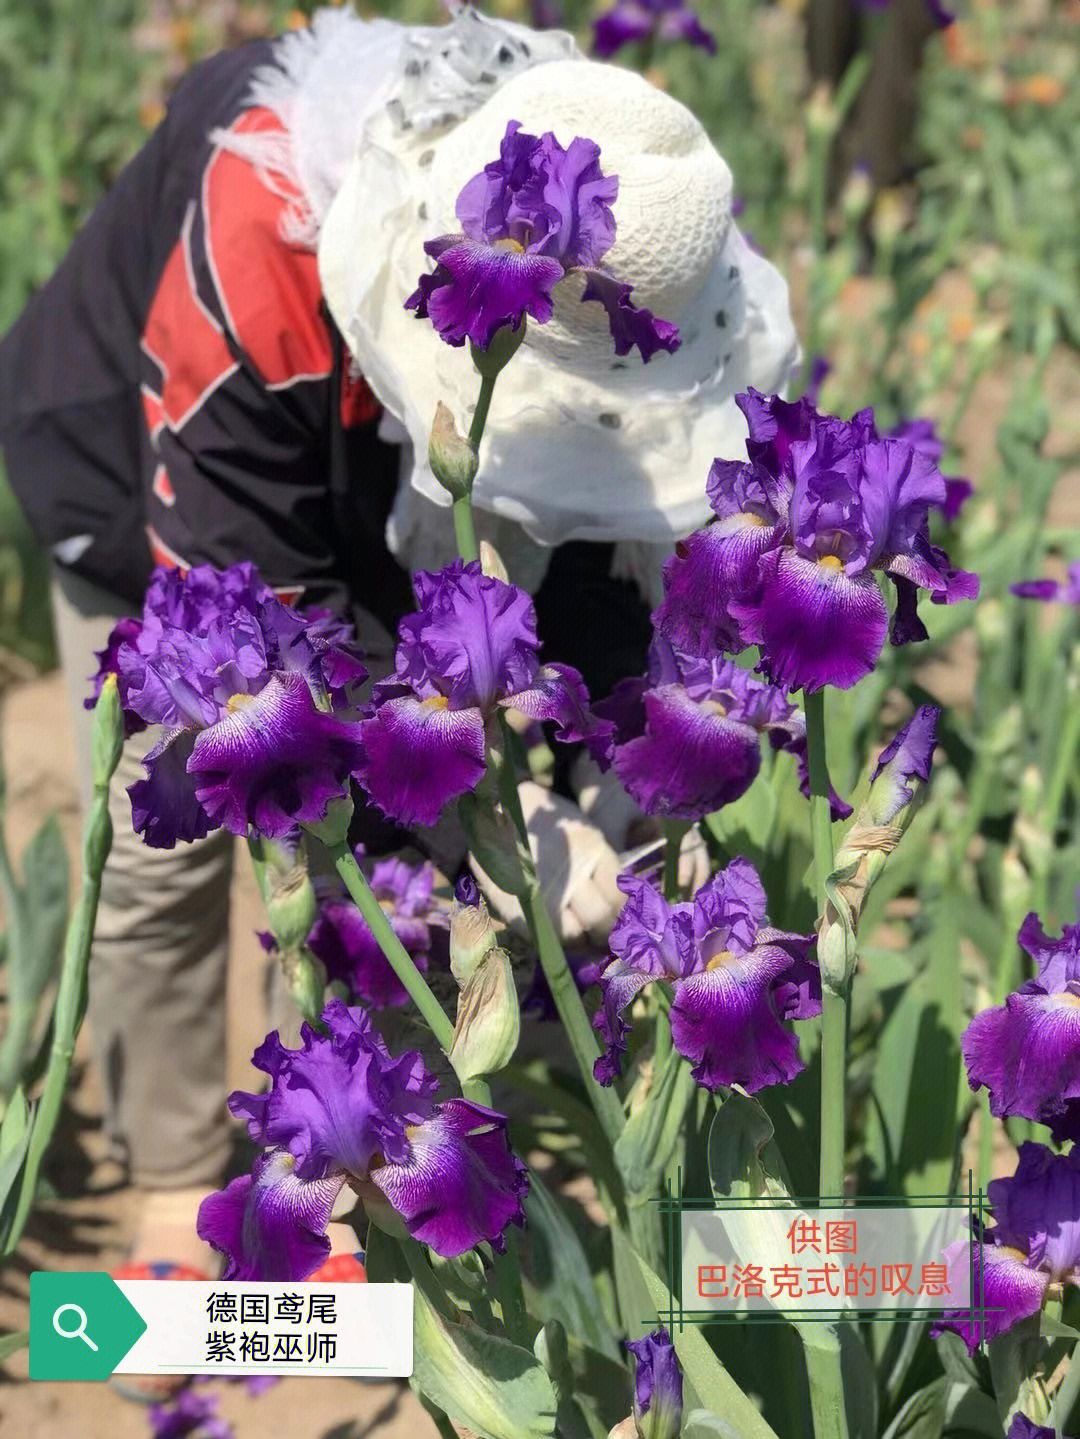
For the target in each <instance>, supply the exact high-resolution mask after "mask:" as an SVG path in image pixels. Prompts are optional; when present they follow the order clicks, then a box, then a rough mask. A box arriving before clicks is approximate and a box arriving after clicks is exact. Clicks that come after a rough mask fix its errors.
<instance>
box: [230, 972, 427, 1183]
mask: <svg viewBox="0 0 1080 1439" xmlns="http://www.w3.org/2000/svg"><path fill="white" fill-rule="evenodd" d="M323 1024H324V1025H325V1027H326V1030H327V1033H325V1034H322V1033H318V1032H316V1031H315V1030H314V1029H312V1028H311V1026H310V1025H307V1024H304V1025H302V1026H301V1030H300V1037H301V1044H302V1047H301V1048H300V1049H286V1048H285V1046H284V1045H283V1044H282V1043H281V1040H280V1038H279V1036H278V1033H277V1031H276V1030H274V1031H273V1033H271V1034H269V1035H268V1036H267V1037H266V1039H265V1040H264V1041H263V1043H262V1044H261V1045H260V1046H259V1048H258V1049H257V1050H256V1051H255V1054H254V1055H253V1057H252V1063H253V1064H254V1065H255V1067H256V1068H257V1069H261V1070H263V1072H264V1073H266V1074H269V1075H270V1076H271V1080H272V1084H271V1088H270V1091H269V1092H268V1093H267V1094H248V1093H245V1092H244V1091H243V1090H237V1091H236V1092H234V1093H233V1094H231V1095H230V1096H229V1101H228V1104H229V1111H230V1113H231V1114H233V1115H235V1116H236V1117H237V1118H243V1119H246V1120H247V1124H248V1132H249V1134H250V1135H251V1137H252V1139H253V1140H255V1142H256V1143H258V1144H264V1145H273V1146H276V1147H280V1148H281V1149H283V1150H284V1151H287V1152H288V1153H289V1154H290V1155H291V1156H292V1158H293V1160H294V1162H295V1164H296V1172H297V1175H298V1176H299V1177H300V1178H302V1179H321V1178H324V1177H325V1176H326V1175H328V1174H333V1173H336V1172H338V1171H341V1172H344V1173H348V1174H351V1175H353V1176H354V1177H356V1178H360V1179H363V1178H364V1177H365V1176H366V1175H367V1172H368V1168H369V1166H370V1165H371V1163H372V1162H373V1160H375V1159H376V1158H377V1157H378V1158H382V1159H387V1158H389V1159H395V1160H397V1159H404V1158H405V1157H406V1155H407V1154H408V1152H409V1145H408V1142H407V1140H406V1137H405V1135H406V1129H407V1126H408V1125H409V1124H418V1123H420V1122H421V1121H423V1120H425V1119H427V1118H429V1117H430V1115H431V1112H432V1095H433V1094H434V1092H435V1090H436V1088H437V1087H438V1086H437V1081H436V1080H435V1079H434V1077H433V1076H432V1075H429V1074H428V1073H427V1071H426V1069H425V1068H424V1064H423V1060H422V1059H421V1056H420V1055H419V1053H417V1052H416V1051H409V1052H408V1053H406V1054H403V1055H401V1056H399V1057H398V1058H396V1059H395V1058H394V1057H393V1056H391V1054H390V1053H389V1052H388V1050H387V1048H386V1046H385V1045H384V1044H383V1042H382V1040H381V1039H380V1038H379V1036H378V1034H377V1033H376V1032H375V1030H374V1029H373V1028H372V1026H371V1021H370V1020H369V1019H368V1017H367V1015H366V1014H365V1013H364V1012H363V1010H361V1009H356V1008H350V1007H348V1006H347V1005H345V1004H343V1003H342V1001H341V1000H331V1001H330V1002H329V1003H328V1004H327V1006H326V1008H325V1010H324V1011H323Z"/></svg>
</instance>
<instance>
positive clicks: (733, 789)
mask: <svg viewBox="0 0 1080 1439" xmlns="http://www.w3.org/2000/svg"><path fill="white" fill-rule="evenodd" d="M594 711H595V713H596V714H597V715H598V716H599V717H600V718H601V719H606V720H610V721H612V723H613V724H614V726H615V729H614V733H612V734H610V735H605V734H603V733H601V734H598V735H597V736H596V738H595V739H594V740H593V741H591V743H590V748H591V749H592V751H593V754H594V757H595V758H596V759H597V761H598V763H599V764H600V765H601V766H602V767H604V768H607V766H608V765H609V764H610V765H613V766H614V769H615V773H616V774H617V775H618V776H619V779H620V780H621V781H622V783H623V784H624V785H625V787H626V789H627V791H628V792H629V793H630V794H631V795H632V796H633V798H634V799H635V800H636V801H637V803H638V804H639V805H640V806H641V808H642V809H643V810H644V811H645V813H646V814H655V815H660V816H662V817H663V818H665V819H690V820H698V819H702V818H704V816H705V815H707V814H711V813H712V812H713V811H714V810H717V809H719V808H720V807H721V806H722V805H725V804H732V803H734V801H735V800H737V799H738V798H739V797H740V796H741V795H743V794H745V793H746V791H747V790H748V789H749V788H750V785H751V783H752V782H753V780H754V778H755V776H756V775H757V772H758V770H759V769H760V767H761V738H762V736H763V735H768V738H769V743H770V744H771V745H772V747H773V748H774V749H785V750H790V751H791V752H792V753H794V754H796V755H797V756H798V758H799V769H800V776H801V782H802V789H803V793H804V794H808V793H809V784H810V780H809V773H808V770H807V758H806V721H805V719H804V717H803V714H802V712H801V710H799V709H798V708H797V707H796V706H795V705H793V704H791V703H790V701H789V700H788V699H787V697H786V696H785V695H784V693H783V691H782V690H780V689H777V688H776V687H775V686H774V685H770V684H766V683H765V682H764V681H763V680H759V679H755V678H754V676H753V675H752V674H750V673H749V671H747V670H745V669H743V668H742V667H741V666H740V665H737V664H736V663H735V662H734V660H724V659H720V658H719V657H718V656H716V655H712V656H709V657H697V656H694V655H689V654H684V653H682V652H680V651H678V650H675V649H673V648H672V647H671V645H669V644H668V642H667V641H666V640H665V639H664V638H663V637H662V636H661V635H654V637H653V642H652V645H651V647H650V650H649V674H648V677H647V678H646V679H627V680H621V681H620V683H619V684H618V685H617V686H616V687H615V690H614V691H613V693H612V694H611V696H610V697H609V698H608V699H606V700H602V701H600V703H598V704H597V705H595V706H594ZM832 798H833V818H834V819H846V818H847V816H848V815H850V814H851V806H850V805H847V804H844V802H843V801H842V800H841V799H840V798H839V797H838V796H836V795H835V794H834V795H833V797H832Z"/></svg>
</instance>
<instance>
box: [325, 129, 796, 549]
mask: <svg viewBox="0 0 1080 1439" xmlns="http://www.w3.org/2000/svg"><path fill="white" fill-rule="evenodd" d="M436 143H437V142H436ZM483 158H484V157H477V168H479V166H480V163H481V162H482V160H483ZM430 232H432V227H431V225H430V224H428V223H427V222H426V214H425V213H424V210H423V201H422V199H421V198H420V197H419V196H418V194H417V191H416V183H415V169H414V168H410V166H409V165H407V164H406V163H404V162H403V161H402V159H401V158H399V156H397V155H396V154H394V153H392V152H391V151H390V150H388V149H385V148H383V147H382V146H380V145H378V144H376V143H374V142H370V141H369V143H367V144H365V145H364V146H362V147H361V150H360V153H359V154H358V155H357V156H356V157H355V159H354V161H353V163H352V165H351V166H350V168H349V171H348V174H347V176H346V179H345V183H344V184H343V186H342V188H341V190H340V192H339V193H338V195H337V197H336V198H335V200H334V202H333V204H332V205H331V207H330V210H329V212H328V214H327V216H326V220H325V223H324V226H323V230H322V235H321V237H320V244H319V270H320V275H321V277H322V283H323V289H324V293H325V295H326V298H327V302H328V304H329V306H330V309H331V312H332V314H333V315H334V318H335V320H336V321H337V323H338V325H339V327H340V329H341V331H342V334H343V335H344V337H345V340H346V343H347V344H348V346H349V348H350V350H351V351H352V353H353V355H354V356H355V359H356V361H357V363H358V365H359V367H360V369H361V371H362V372H363V374H364V376H365V378H366V380H367V381H368V383H369V385H370V386H371V388H372V389H373V391H374V392H375V394H376V395H377V396H378V398H379V400H380V401H381V402H382V404H383V405H384V407H385V408H386V409H387V411H388V412H389V413H391V414H392V415H394V416H395V417H396V418H397V419H398V420H400V421H401V423H402V424H403V425H404V427H405V429H406V430H407V432H408V434H409V437H410V439H411V441H412V448H413V453H414V466H413V471H412V476H411V483H412V486H413V487H414V489H415V490H417V491H419V492H420V493H421V494H423V495H425V496H426V497H427V498H428V499H430V500H432V501H434V502H435V503H436V504H438V505H445V504H447V503H448V502H449V497H448V496H447V494H446V492H445V491H444V490H442V488H441V487H440V486H439V484H438V482H437V481H436V480H435V478H434V476H433V475H432V473H431V471H430V469H429V467H428V464H427V443H428V434H429V431H430V426H431V421H432V419H433V417H434V413H435V406H436V403H437V402H438V401H440V400H441V401H442V402H443V403H445V404H447V405H448V406H449V407H450V409H451V410H452V412H453V413H454V415H455V417H456V418H457V420H458V423H459V425H461V426H462V427H464V426H465V425H467V423H468V420H469V417H470V415H471V412H472V409H473V407H474V406H475V401H476V395H477V391H478V388H479V377H478V376H477V374H476V371H475V369H474V367H473V365H472V361H471V359H470V356H469V353H468V350H467V349H465V348H461V349H457V348H454V347H452V346H450V345H447V344H446V343H444V342H443V341H442V340H441V339H440V338H439V336H438V335H437V334H436V332H435V330H434V329H433V327H432V325H431V323H430V321H428V320H422V319H417V318H416V316H415V315H414V314H413V313H412V312H410V311H407V310H406V309H405V308H404V302H405V299H406V298H407V297H408V295H409V294H410V293H411V292H412V291H413V290H414V289H415V286H416V280H417V276H418V275H419V273H420V272H421V271H422V270H423V269H424V268H426V267H427V262H426V261H425V257H424V255H423V250H422V242H423V239H424V238H426V237H427V236H428V234H429V233H430ZM628 278H630V277H628ZM581 288H582V281H581V279H580V277H575V276H573V275H571V276H570V277H568V278H567V279H566V280H564V281H563V282H562V283H561V284H560V285H559V286H558V287H557V289H556V319H558V317H559V313H560V310H562V311H565V312H567V313H569V307H572V306H578V305H580V303H581V302H580V299H579V296H580V293H581ZM636 298H637V295H636V294H635V299H636ZM642 303H644V304H648V296H647V295H646V296H643V297H642ZM587 308H588V309H589V310H595V311H596V312H597V315H596V323H598V324H603V323H604V320H603V313H602V310H601V307H600V306H598V305H593V304H589V305H587ZM664 318H665V319H667V318H671V319H674V320H676V322H678V323H679V324H680V330H681V335H682V345H681V347H680V349H679V350H678V351H677V352H676V353H675V354H674V355H666V354H659V355H657V356H654V358H653V359H652V360H651V362H650V363H649V364H648V365H647V366H646V365H643V364H642V363H641V361H640V360H639V358H638V357H637V355H636V354H631V355H629V356H627V357H625V358H624V359H618V358H617V357H616V356H615V354H614V352H613V351H612V352H611V353H610V357H609V358H607V359H606V360H604V361H603V362H601V363H600V364H599V365H598V366H597V367H596V370H595V372H590V373H583V372H582V370H581V367H580V366H577V365H574V366H571V367H569V368H562V367H560V365H559V363H558V357H557V355H553V354H552V353H551V346H550V344H547V345H545V344H540V345H535V346H534V345H531V344H530V341H529V338H526V341H525V343H524V344H523V346H522V347H521V349H520V350H519V351H518V353H517V354H516V355H515V357H514V359H513V361H512V362H511V363H510V364H509V365H508V366H507V368H506V370H505V371H503V373H502V374H501V375H500V377H499V380H498V383H497V385H496V388H495V396H494V400H493V403H492V407H491V411H490V414H489V418H488V422H487V427H486V429H485V433H484V441H483V452H482V458H481V469H480V475H479V476H478V479H477V482H476V487H475V490H474V495H473V498H474V502H475V504H476V505H477V507H478V508H480V509H484V510H488V511H490V512H492V513H493V514H496V515H499V516H501V517H503V518H505V519H510V520H513V521H516V522H517V523H518V524H520V525H521V526H522V527H523V528H524V530H525V531H526V533H527V534H528V535H529V536H530V537H531V538H532V539H534V540H536V541H538V542H539V543H540V544H543V545H555V544H560V543H562V542H563V541H565V540H568V539H589V540H637V541H648V542H665V541H671V540H672V539H674V538H677V537H679V536H682V535H685V534H687V533H688V532H689V531H690V530H692V529H694V528H695V527H696V526H697V525H699V524H701V523H702V521H703V520H704V519H705V518H706V517H707V515H708V506H707V504H706V501H705V477H706V475H707V473H708V469H709V466H710V464H711V463H712V461H713V459H714V458H716V457H717V456H722V457H727V458H732V457H737V456H741V455H743V454H744V453H745V451H744V441H745V437H746V424H745V420H744V418H743V416H742V414H741V412H740V411H739V410H738V408H737V406H736V405H735V402H734V396H735V395H736V394H737V393H739V392H740V391H742V390H745V389H746V388H747V386H748V385H752V386H754V387H755V388H758V389H761V390H764V391H767V392H775V391H778V390H782V389H783V387H784V386H785V384H786V383H787V381H788V379H789V377H790V375H791V372H792V368H793V366H794V364H795V363H796V360H797V357H798V344H797V339H796V335H795V329H794V325H793V323H792V320H791V315H790V306H789V301H788V290H787V285H786V283H785V281H784V280H783V278H782V277H781V275H780V274H779V272H778V271H777V270H776V269H775V268H774V267H773V266H772V265H770V264H769V263H768V261H766V260H765V259H764V258H763V257H762V256H760V255H758V254H757V253H755V252H754V251H753V250H752V249H751V248H750V246H749V245H748V244H747V242H746V240H745V239H744V238H743V236H742V235H741V234H740V233H739V231H738V229H737V228H736V226H735V225H734V224H729V225H728V228H727V232H726V234H725V237H724V241H723V244H722V245H721V246H720V247H719V249H718V260H717V263H716V264H715V265H714V266H713V268H712V270H711V271H710V273H709V275H708V277H707V279H706V281H705V283H704V284H703V285H702V286H700V287H699V289H698V292H697V294H696V295H695V301H694V305H693V308H692V311H691V312H690V313H689V314H688V315H686V316H668V315H665V316H664Z"/></svg>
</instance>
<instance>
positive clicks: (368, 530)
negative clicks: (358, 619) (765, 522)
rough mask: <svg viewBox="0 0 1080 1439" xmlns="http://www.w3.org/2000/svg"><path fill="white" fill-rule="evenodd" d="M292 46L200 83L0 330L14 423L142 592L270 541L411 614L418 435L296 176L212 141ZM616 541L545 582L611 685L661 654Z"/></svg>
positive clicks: (593, 683) (391, 609)
mask: <svg viewBox="0 0 1080 1439" xmlns="http://www.w3.org/2000/svg"><path fill="white" fill-rule="evenodd" d="M272 58H273V42H271V41H256V42H254V43H252V44H249V45H245V46H243V47H241V48H239V49H236V50H232V51H226V52H224V53H222V54H220V55H216V56H213V57H212V58H211V59H209V60H205V61H203V62H202V63H201V64H200V65H198V66H196V67H195V68H194V69H193V70H192V71H190V72H189V74H188V75H187V76H186V77H185V78H184V79H183V80H182V81H181V83H180V84H179V86H178V87H177V89H176V91H175V93H174V95H173V97H172V100H171V103H170V105H169V108H168V111H167V113H166V116H165V119H164V120H163V121H162V124H161V125H160V127H159V128H158V130H157V131H156V132H155V134H154V135H153V136H152V137H151V138H150V140H149V141H148V142H147V144H146V145H145V146H144V148H143V149H142V150H141V151H140V153H139V154H138V155H137V156H136V157H135V159H134V160H133V161H132V162H131V163H130V165H128V167H127V168H126V169H125V170H124V172H123V173H122V175H121V176H120V178H119V180H118V181H117V183H116V185H115V186H114V188H113V189H112V190H111V191H110V192H109V194H108V195H107V196H106V197H105V198H104V200H102V202H101V204H100V205H99V206H98V208H97V210H96V211H95V212H94V214H93V215H92V216H91V218H90V220H89V221H88V223H87V224H86V226H85V227H84V228H83V230H82V231H81V232H80V234H79V235H78V237H77V238H76V240H75V242H74V244H73V246H72V248H71V250H70V252H69V253H68V255H67V257H66V259H65V260H64V262H63V264H62V265H61V266H60V269H59V270H58V271H57V273H56V274H55V275H54V276H53V278H52V279H51V280H50V281H49V282H48V284H46V285H45V286H44V287H43V288H42V289H41V290H40V291H39V292H38V293H37V294H36V295H35V297H34V298H33V300H32V301H31V303H30V304H29V305H28V307H27V309H26V310H25V312H24V313H23V315H22V316H21V318H20V319H19V320H18V321H17V323H16V324H15V326H14V327H13V329H12V330H11V331H10V332H9V333H8V335H7V336H6V337H5V338H4V340H3V341H2V342H0V444H2V446H3V450H4V457H5V460H6V462H7V468H8V474H9V478H10V480H11V484H12V487H13V489H14V490H15V493H16V495H17V496H18V498H19V500H20V503H21V504H22V506H23V508H24V510H25V511H26V514H27V516H28V518H29V520H30V522H31V524H32V526H33V528H34V530H35V532H36V534H37V537H38V539H39V541H40V542H41V543H42V544H43V545H44V546H47V547H49V548H50V549H52V550H53V552H54V553H55V554H56V555H57V556H58V558H60V559H61V561H62V562H63V563H65V564H68V565H69V566H70V567H71V568H72V569H73V570H75V571H76V572H77V573H79V574H81V575H83V576H85V577H86V578H87V579H89V580H92V581H94V582H95V583H97V584H99V585H101V586H103V587H104V588H105V589H107V590H110V591H111V592H112V593H114V594H116V595H117V596H119V597H120V598H122V599H125V600H127V601H128V602H129V603H130V604H131V605H132V608H133V609H134V610H138V609H139V608H140V606H141V602H142V596H143V592H144V590H145V586H146V581H147V579H148V577H149V573H150V570H151V568H152V566H153V565H154V564H155V563H166V564H177V565H192V564H200V563H211V564H216V565H222V566H223V565H228V564H231V563H234V562H235V561H237V560H240V559H250V560H252V561H254V563H255V564H256V565H257V566H258V568H259V570H260V571H261V572H262V574H263V576H264V578H265V579H266V580H267V582H268V583H269V584H272V585H274V586H275V587H276V588H278V589H279V590H283V591H294V592H296V594H297V595H298V596H299V594H301V593H302V595H303V603H311V604H324V605H329V606H332V607H334V608H337V609H341V610H346V609H347V608H349V607H351V606H359V607H361V608H363V609H366V610H368V611H369V612H370V613H372V614H374V615H375V616H376V617H377V618H378V619H379V620H380V621H381V622H382V623H383V625H384V626H385V627H386V628H387V629H389V630H390V631H391V632H392V631H393V630H394V629H395V628H396V624H397V620H398V619H399V618H400V616H401V615H402V614H404V613H406V612H407V611H408V610H410V609H412V608H413V601H412V593H411V588H410V585H409V581H408V577H407V575H406V574H405V572H404V571H403V570H402V569H401V567H400V566H399V565H398V564H397V562H396V561H395V560H394V558H393V557H392V556H391V554H390V552H389V550H388V549H387V546H386V542H385V526H386V520H387V517H388V515H389V512H390V508H391V506H392V504H393V499H394V494H395V491H396V487H397V477H398V469H399V460H400V455H399V451H398V449H397V447H396V446H392V445H388V444H385V443H383V442H382V441H380V440H379V439H378V437H377V435H376V427H377V424H378V416H379V408H378V405H377V404H376V402H375V400H374V398H373V397H372V395H371V392H370V391H369V390H368V388H367V386H366V385H365V384H364V383H363V381H362V380H359V379H354V378H351V377H350V374H349V367H348V364H347V363H346V357H345V351H344V347H343V344H342V340H341V336H340V334H339V332H338V331H337V329H336V327H335V326H334V324H333V322H332V320H331V319H330V317H329V314H328V312H327V310H326V306H325V303H324V301H323V298H322V293H321V288H320V285H319V279H318V272H317V268H316V258H315V255H314V254H313V253H312V252H311V251H310V250H307V249H305V248H304V247H302V246H299V245H293V244H290V243H288V242H287V241H286V240H285V239H284V238H283V237H282V233H281V225H280V221H281V218H282V214H283V212H284V211H285V209H286V208H287V207H288V204H289V200H288V198H287V197H283V196H282V195H279V194H275V193H274V192H273V191H272V190H271V189H270V188H269V187H268V186H266V185H265V184H264V183H263V182H262V180H261V179H260V178H259V175H258V174H257V172H256V170H255V168H254V167H253V166H252V165H251V164H250V163H249V162H248V161H247V160H245V159H243V158H241V157H239V156H237V155H235V154H233V153H232V152H231V151H229V150H225V149H222V148H220V147H219V146H217V145H215V144H214V143H213V142H212V141H211V139H210V135H211V133H212V132H213V131H214V130H216V129H226V130H227V129H229V128H235V129H238V130H253V129H254V130H258V129H266V128H280V122H279V121H278V120H277V118H276V117H275V116H274V115H273V114H272V113H271V112H270V111H268V110H264V109H260V108H252V107H251V106H250V105H249V104H248V103H247V100H246V96H247V94H248V91H249V87H250V81H251V77H252V73H253V71H254V70H255V69H256V68H257V67H258V66H260V65H265V64H266V63H268V62H269V61H271V60H272ZM363 243H364V237H363V236H362V235H358V236H357V244H358V245H360V244H363ZM420 263H422V257H419V256H418V265H419V264H420ZM611 548H612V547H611V546H610V545H592V544H583V543H573V544H569V545H564V546H562V547H561V548H560V549H559V550H557V551H556V552H555V554H554V556H553V559H552V563H551V565H550V567H549V571H548V576H547V579H546V580H545V582H544V585H543V586H542V588H541V590H540V592H539V594H538V595H537V597H536V602H537V610H538V618H539V627H540V633H541V636H542V637H544V638H545V641H546V645H545V650H546V653H547V654H548V655H549V656H550V657H551V658H557V659H560V660H563V661H564V662H567V663H569V664H573V665H575V666H577V668H578V669H580V670H581V671H582V673H583V674H584V676H585V678H586V681H587V683H589V685H590V689H591V691H592V692H593V693H594V694H604V693H606V692H607V690H608V688H610V686H611V685H612V684H613V683H614V681H615V680H616V679H618V678H619V677H621V676H622V675H625V674H630V673H634V672H636V671H640V669H642V668H643V665H644V652H645V647H646V644H647V641H648V621H647V616H646V613H645V610H644V606H643V605H642V602H641V599H640V597H639V596H638V594H637V591H636V587H634V586H633V585H631V584H629V583H628V582H620V581H613V580H611V579H610V578H609V577H608V571H609V568H610V562H611Z"/></svg>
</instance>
